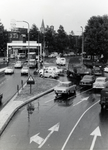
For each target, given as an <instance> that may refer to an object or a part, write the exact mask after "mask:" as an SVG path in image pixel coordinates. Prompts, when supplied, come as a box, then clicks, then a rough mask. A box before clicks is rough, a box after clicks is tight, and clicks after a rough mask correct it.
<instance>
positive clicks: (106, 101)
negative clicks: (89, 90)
mask: <svg viewBox="0 0 108 150" xmlns="http://www.w3.org/2000/svg"><path fill="white" fill-rule="evenodd" d="M99 104H100V105H101V111H105V110H106V109H108V87H106V88H104V89H102V90H101V96H100V102H99Z"/></svg>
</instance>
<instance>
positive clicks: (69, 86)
mask: <svg viewBox="0 0 108 150" xmlns="http://www.w3.org/2000/svg"><path fill="white" fill-rule="evenodd" d="M54 91H55V94H56V98H57V97H59V96H69V95H70V94H76V85H74V84H73V83H72V82H70V81H65V82H61V83H60V84H59V85H58V86H56V87H55V88H54Z"/></svg>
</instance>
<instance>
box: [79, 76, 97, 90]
mask: <svg viewBox="0 0 108 150" xmlns="http://www.w3.org/2000/svg"><path fill="white" fill-rule="evenodd" d="M94 82H95V76H94V75H85V76H83V78H82V79H81V81H80V83H79V84H80V86H83V87H84V86H90V87H92V86H93V83H94Z"/></svg>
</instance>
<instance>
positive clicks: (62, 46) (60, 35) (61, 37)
mask: <svg viewBox="0 0 108 150" xmlns="http://www.w3.org/2000/svg"><path fill="white" fill-rule="evenodd" d="M67 47H68V36H67V34H66V32H65V30H64V28H63V26H62V25H60V26H59V29H58V30H57V48H58V51H59V52H60V53H63V51H64V50H66V48H67Z"/></svg>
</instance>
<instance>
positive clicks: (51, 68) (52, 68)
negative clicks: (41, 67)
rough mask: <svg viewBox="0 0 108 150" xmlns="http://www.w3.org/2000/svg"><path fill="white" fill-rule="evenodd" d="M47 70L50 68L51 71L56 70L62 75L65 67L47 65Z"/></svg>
mask: <svg viewBox="0 0 108 150" xmlns="http://www.w3.org/2000/svg"><path fill="white" fill-rule="evenodd" d="M47 70H48V71H49V72H55V73H57V74H58V75H60V74H61V73H62V72H63V69H62V68H59V67H57V66H49V67H47Z"/></svg>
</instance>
